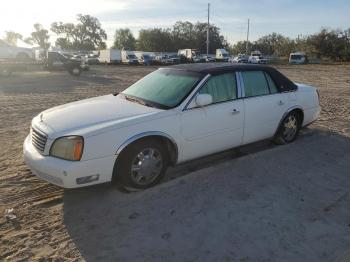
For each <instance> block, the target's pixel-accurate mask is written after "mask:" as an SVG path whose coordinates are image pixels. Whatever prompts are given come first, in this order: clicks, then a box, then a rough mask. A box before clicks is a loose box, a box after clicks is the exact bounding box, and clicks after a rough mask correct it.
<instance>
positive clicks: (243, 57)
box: [231, 54, 249, 63]
mask: <svg viewBox="0 0 350 262" xmlns="http://www.w3.org/2000/svg"><path fill="white" fill-rule="evenodd" d="M248 58H249V57H248V56H246V55H244V54H239V55H238V56H236V57H234V58H233V59H232V61H231V62H233V63H248Z"/></svg>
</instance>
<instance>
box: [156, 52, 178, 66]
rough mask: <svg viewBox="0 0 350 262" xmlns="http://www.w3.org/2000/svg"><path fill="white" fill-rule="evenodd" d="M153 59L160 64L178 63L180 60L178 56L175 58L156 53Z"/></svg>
mask: <svg viewBox="0 0 350 262" xmlns="http://www.w3.org/2000/svg"><path fill="white" fill-rule="evenodd" d="M155 61H156V62H157V63H158V64H162V65H172V64H178V63H179V62H180V58H178V57H177V58H175V57H171V56H169V55H167V54H164V55H158V56H156V58H155Z"/></svg>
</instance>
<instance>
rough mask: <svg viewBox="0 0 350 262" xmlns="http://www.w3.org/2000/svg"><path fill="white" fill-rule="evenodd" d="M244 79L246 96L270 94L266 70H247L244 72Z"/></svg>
mask: <svg viewBox="0 0 350 262" xmlns="http://www.w3.org/2000/svg"><path fill="white" fill-rule="evenodd" d="M242 76H243V81H244V92H245V97H254V96H262V95H268V94H270V91H269V85H268V83H267V80H266V77H265V75H264V72H262V71H245V72H242Z"/></svg>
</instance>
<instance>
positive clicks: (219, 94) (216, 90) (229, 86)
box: [199, 73, 237, 103]
mask: <svg viewBox="0 0 350 262" xmlns="http://www.w3.org/2000/svg"><path fill="white" fill-rule="evenodd" d="M199 93H200V94H210V95H211V96H212V97H213V103H218V102H224V101H228V100H232V99H236V98H237V85H236V77H235V74H234V73H229V74H222V75H217V76H212V77H211V78H210V79H209V80H208V82H206V83H205V85H204V86H203V87H202V88H201V90H200V91H199Z"/></svg>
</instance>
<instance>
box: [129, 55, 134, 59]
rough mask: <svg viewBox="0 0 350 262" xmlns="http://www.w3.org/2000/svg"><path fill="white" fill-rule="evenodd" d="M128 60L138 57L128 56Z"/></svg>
mask: <svg viewBox="0 0 350 262" xmlns="http://www.w3.org/2000/svg"><path fill="white" fill-rule="evenodd" d="M128 58H129V59H135V58H136V56H135V55H128Z"/></svg>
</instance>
